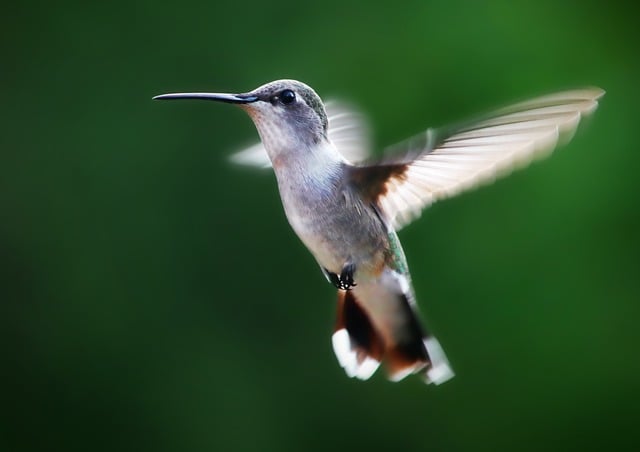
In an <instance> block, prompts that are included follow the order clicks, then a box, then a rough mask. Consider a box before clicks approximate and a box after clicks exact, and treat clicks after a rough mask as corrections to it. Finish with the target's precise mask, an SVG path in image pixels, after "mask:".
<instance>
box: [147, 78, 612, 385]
mask: <svg viewBox="0 0 640 452" xmlns="http://www.w3.org/2000/svg"><path fill="white" fill-rule="evenodd" d="M603 94H604V91H603V90H602V89H600V88H596V87H592V88H583V89H576V90H571V91H563V92H558V93H555V94H550V95H546V96H542V97H537V98H534V99H532V100H528V101H525V102H520V103H517V104H514V105H512V106H510V107H507V108H502V109H499V110H496V111H494V112H493V113H489V114H486V115H484V116H483V117H481V118H480V119H478V120H476V121H469V122H468V123H464V124H461V125H459V126H454V127H449V128H445V129H443V130H444V131H442V130H439V131H436V130H434V129H428V130H427V131H426V132H424V133H422V134H420V135H417V136H415V137H413V138H411V139H409V140H407V141H405V142H403V143H401V144H400V145H397V146H394V147H392V148H391V151H389V152H386V153H385V154H384V155H385V156H384V157H381V158H377V159H376V158H372V157H371V155H372V153H371V146H370V145H369V143H368V142H367V132H366V123H365V121H364V118H363V116H362V115H361V114H360V113H359V112H357V111H356V110H354V109H353V108H352V107H349V106H346V105H344V104H340V103H336V102H327V105H325V104H324V103H323V101H322V100H321V99H320V97H319V96H318V94H316V92H315V91H314V90H313V89H312V88H311V87H309V86H308V85H306V84H304V83H302V82H299V81H296V80H277V81H273V82H270V83H267V84H265V85H262V86H260V87H258V88H256V89H254V90H252V91H249V92H244V93H240V94H223V93H202V92H191V93H174V94H162V95H159V96H156V97H154V99H158V100H171V99H199V100H209V101H216V102H223V103H228V104H234V105H237V106H238V107H240V108H241V109H242V110H244V111H245V112H246V113H247V114H248V115H249V117H250V118H251V119H252V120H253V123H254V125H255V127H256V128H257V131H258V134H259V136H260V140H261V143H258V144H257V145H255V146H252V147H251V148H249V149H247V150H245V151H242V152H240V153H237V154H234V156H233V158H232V159H233V160H234V161H236V162H238V163H249V164H253V165H258V166H264V167H272V168H273V171H274V173H275V176H276V180H277V185H278V189H279V192H280V197H281V200H282V205H283V207H284V211H285V214H286V217H287V219H288V221H289V224H290V225H291V227H292V228H293V230H294V232H295V233H296V234H297V236H298V237H299V238H300V240H301V241H302V242H303V244H304V245H305V246H306V247H307V248H308V250H309V251H310V252H311V254H312V255H313V257H314V258H315V260H316V261H317V263H318V265H319V266H320V269H321V271H322V273H323V274H324V276H325V277H326V279H327V280H328V281H329V282H330V283H331V284H333V285H334V286H335V287H336V289H337V292H338V295H337V320H336V324H335V330H334V332H333V335H332V338H331V341H332V345H333V350H334V352H335V355H336V357H337V360H338V362H339V364H340V366H341V367H342V368H344V371H345V372H346V374H347V375H348V376H350V377H356V378H358V379H361V380H367V379H369V378H370V377H371V376H372V375H373V374H374V372H375V371H376V370H377V368H378V367H379V365H380V364H381V363H384V367H385V368H386V371H387V375H388V378H389V379H390V380H391V381H398V380H401V379H403V378H405V377H407V376H408V375H411V374H419V375H421V376H422V377H423V379H424V381H425V382H426V383H434V384H441V383H444V382H445V381H447V380H449V379H450V378H451V377H453V376H454V372H453V371H452V369H451V366H450V364H449V361H448V360H447V357H446V355H445V353H444V351H443V349H442V347H441V345H440V343H439V342H438V340H437V339H436V338H435V336H434V335H433V334H431V332H430V331H429V330H427V329H426V327H425V325H424V323H423V322H422V321H421V319H420V314H419V311H418V305H417V303H416V297H415V294H414V290H413V286H412V283H411V276H410V274H409V268H408V265H407V260H406V257H405V254H404V251H403V249H402V246H401V244H400V241H399V239H398V235H397V232H398V231H399V230H400V229H401V228H402V227H403V226H405V225H407V224H408V223H409V222H411V221H412V220H414V219H415V218H417V217H418V216H419V215H420V213H421V211H422V210H423V209H424V208H426V207H428V206H429V205H431V204H433V203H434V202H436V201H439V200H442V199H446V198H449V197H452V196H454V195H456V194H458V193H460V192H463V191H465V190H469V189H471V188H474V187H477V186H479V185H481V184H486V183H488V182H492V181H493V180H495V179H496V178H497V177H499V176H504V175H506V174H508V173H509V172H511V171H512V170H514V169H516V168H521V167H523V166H525V165H527V164H528V163H530V162H531V161H532V160H534V159H536V158H539V157H542V156H545V155H547V154H549V153H550V152H551V151H552V150H553V149H554V148H555V147H557V146H558V145H559V144H564V143H566V142H567V141H569V140H570V139H571V138H572V136H573V134H574V132H575V130H576V128H577V126H578V123H579V121H580V119H581V118H582V117H584V116H586V115H588V114H590V113H592V112H593V111H594V110H595V109H596V107H597V105H598V99H599V98H600V97H601V96H602V95H603Z"/></svg>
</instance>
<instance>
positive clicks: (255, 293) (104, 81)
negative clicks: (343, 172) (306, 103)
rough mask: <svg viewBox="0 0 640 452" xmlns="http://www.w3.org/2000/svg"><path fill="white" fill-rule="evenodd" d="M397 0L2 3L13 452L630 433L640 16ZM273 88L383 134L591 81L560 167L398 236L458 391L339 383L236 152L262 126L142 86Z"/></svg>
mask: <svg viewBox="0 0 640 452" xmlns="http://www.w3.org/2000/svg"><path fill="white" fill-rule="evenodd" d="M395 3H396V4H390V3H388V2H378V3H374V2H361V3H355V2H349V1H344V0H342V1H333V0H328V1H325V2H321V4H318V5H311V3H308V4H306V3H304V2H300V1H293V0H291V1H277V2H255V3H244V2H230V3H220V2H213V1H197V0H196V1H192V0H186V1H182V2H173V3H170V2H150V1H147V2H145V1H137V0H133V1H131V0H129V1H126V2H124V1H114V2H104V3H102V4H99V3H91V2H73V1H66V0H60V1H58V2H52V3H51V4H49V5H47V6H41V7H38V8H36V7H35V6H34V5H32V4H29V3H26V2H14V4H13V5H11V6H6V7H5V14H4V17H3V19H2V27H1V28H0V36H1V39H0V43H1V44H0V45H1V46H2V55H3V58H2V70H1V71H0V90H1V101H0V102H1V104H0V105H1V107H0V112H1V114H2V117H1V120H2V122H1V124H2V131H1V133H0V213H1V215H2V218H1V220H0V265H1V272H0V297H1V301H0V335H1V336H0V344H1V345H0V353H1V356H0V359H1V360H0V379H1V380H0V384H1V390H0V391H1V392H0V407H1V408H0V413H1V415H2V417H1V418H0V450H2V451H5V450H6V451H26V450H65V451H71V450H83V451H114V450H118V451H123V450H136V451H140V450H150V451H203V450H220V451H226V450H239V451H326V450H338V451H341V450H376V451H377V450H407V451H409V450H417V451H421V450H425V451H426V450H429V451H458V450H500V451H516V450H517V451H539V450H542V449H544V450H558V451H564V450H589V449H598V450H638V449H637V448H634V443H635V446H636V447H638V444H640V443H638V439H639V437H640V435H639V434H638V432H637V430H638V423H639V420H640V416H639V411H640V410H638V405H639V404H640V382H639V381H640V366H639V365H638V357H637V347H638V345H639V344H640V332H639V328H638V321H639V319H640V306H639V302H640V253H639V252H640V240H639V238H638V229H639V228H640V209H639V205H638V193H639V190H638V170H639V169H640V168H639V167H640V152H639V150H638V144H637V143H638V138H637V127H638V124H637V117H638V113H637V112H638V105H639V104H640V96H639V90H638V81H639V79H640V77H639V76H640V70H639V69H640V61H639V58H638V57H639V52H638V50H639V46H638V42H640V41H639V40H640V31H639V29H638V21H637V17H638V14H637V12H636V11H635V10H634V9H632V7H625V6H624V5H626V3H625V2H618V4H616V2H596V1H568V2H557V1H551V0H544V1H536V2H527V3H522V4H520V3H517V4H516V2H509V1H503V2H495V1H493V2H460V1H448V2H431V1H424V0H416V1H408V2H402V3H398V2H395ZM285 77H286V78H296V79H300V80H303V81H305V82H307V83H309V84H310V85H311V86H313V87H314V88H315V89H316V90H317V91H318V92H319V93H320V94H321V95H322V96H324V97H325V99H326V98H331V97H339V98H343V99H347V100H350V101H351V102H353V103H356V104H358V105H359V106H361V107H362V109H363V110H364V111H366V112H368V113H369V115H370V117H371V121H372V124H373V127H374V129H375V141H376V143H377V144H378V148H379V149H381V148H382V147H384V146H385V145H389V144H392V143H394V142H396V141H399V140H401V139H404V138H406V137H408V136H410V135H412V134H414V133H416V132H419V131H421V130H423V129H425V128H426V127H428V126H439V125H444V124H447V123H450V122H452V121H457V120H460V119H464V118H465V117H468V116H470V115H473V114H474V113H477V112H479V111H484V110H486V109H487V108H491V107H494V106H500V105H502V104H504V103H508V102H510V101H512V100H519V99H522V98H526V97H529V96H533V95H537V94H540V93H545V92H548V91H553V90H557V89H565V88H572V87H579V86H584V85H597V86H601V87H603V88H604V89H606V90H607V95H606V96H605V97H604V98H603V100H602V102H601V106H600V108H599V110H598V111H597V113H596V114H595V115H594V117H593V118H591V120H590V121H587V122H586V123H585V124H582V127H581V128H580V130H579V133H578V134H577V136H576V138H575V139H574V141H573V142H572V143H571V144H570V145H569V146H566V147H564V148H562V149H561V150H560V151H559V152H557V153H556V154H555V155H554V156H553V158H551V159H549V160H546V161H544V162H542V163H538V164H535V165H533V166H532V167H530V168H529V169H527V170H526V171H522V172H519V173H517V174H515V175H513V176H512V177H510V178H508V179H506V180H502V181H500V182H497V183H495V184H494V185H492V186H490V187H487V188H484V189H482V190H477V191H474V192H472V193H468V194H465V195H463V196H460V197H458V198H456V199H454V200H451V201H447V202H445V203H442V204H437V205H436V206H434V207H432V208H431V209H429V210H428V211H427V212H426V213H425V215H424V216H423V218H422V220H421V221H418V222H416V223H414V224H412V225H411V226H409V227H407V228H406V229H405V230H404V231H403V232H402V234H401V239H402V240H403V243H404V246H405V250H406V253H407V256H408V260H409V264H410V265H411V267H412V272H413V278H414V283H415V286H416V291H417V294H418V299H419V303H420V305H421V307H422V311H423V314H424V317H425V318H426V319H427V320H428V324H429V325H430V327H431V328H432V329H433V330H434V331H435V332H436V333H437V335H438V337H439V338H440V340H441V342H442V344H443V345H444V347H445V348H446V350H447V352H448V355H449V357H450V359H451V362H452V364H453V366H454V368H455V370H456V372H457V377H456V378H455V379H454V380H452V381H451V382H449V383H447V384H446V385H443V386H440V387H433V386H425V385H423V384H422V383H421V382H420V380H419V379H417V378H410V379H407V380H405V381H403V382H402V383H399V384H392V383H389V382H387V381H386V379H385V378H384V375H383V373H378V374H376V375H375V376H374V378H373V379H372V380H370V381H367V382H360V381H355V380H351V379H348V378H347V377H346V376H345V375H344V373H343V371H342V370H341V368H340V367H339V366H338V365H337V362H336V360H335V358H334V356H333V352H332V350H331V345H330V334H331V332H332V326H333V321H334V310H335V307H334V303H335V291H334V290H333V289H332V287H331V286H330V285H328V284H326V282H325V280H324V278H323V276H322V275H321V273H320V271H319V270H318V268H317V266H316V264H315V262H314V260H313V259H312V257H311V256H310V255H309V254H308V252H307V251H306V250H305V249H304V248H303V246H302V245H301V244H300V243H299V241H298V239H297V238H296V237H295V236H294V234H293V233H292V231H291V230H290V228H289V226H288V224H287V222H286V219H285V217H284V214H283V212H282V208H281V206H280V201H279V197H278V194H277V189H276V186H275V181H274V178H273V175H272V174H271V173H270V172H268V171H267V172H262V173H260V172H258V171H252V170H250V169H245V168H236V167H233V166H231V165H230V164H229V163H228V161H227V158H228V155H229V154H230V153H231V152H233V151H235V150H237V149H239V148H241V147H243V146H244V145H246V144H250V143H252V142H254V141H255V140H256V139H257V134H256V132H255V130H254V128H253V125H252V124H251V122H250V120H249V119H248V118H246V117H245V115H244V113H243V112H241V111H239V110H238V109H234V108H231V107H229V106H224V105H213V104H210V103H205V102H202V103H198V102H181V103H171V104H169V103H157V102H152V101H151V97H152V96H153V95H155V94H160V93H164V92H172V91H181V90H182V91H196V90H209V91H244V90H248V89H251V88H253V87H255V86H257V85H260V84H262V83H264V82H267V81H270V80H273V79H277V78H285ZM283 275H285V277H284V278H283Z"/></svg>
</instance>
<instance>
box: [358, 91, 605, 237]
mask: <svg viewBox="0 0 640 452" xmlns="http://www.w3.org/2000/svg"><path fill="white" fill-rule="evenodd" d="M603 94H604V91H603V90H601V89H599V88H586V89H582V90H575V91H565V92H561V93H557V94H552V95H548V96H543V97H539V98H536V99H533V100H530V101H527V102H522V103H519V104H516V105H513V106H511V107H508V108H505V109H502V110H498V111H496V112H494V113H493V114H490V115H488V116H487V117H486V119H483V120H481V121H479V122H476V123H474V124H471V125H470V126H467V127H462V128H459V129H458V130H457V131H456V132H455V133H453V134H451V135H449V136H448V137H446V138H444V139H442V140H438V141H437V144H434V142H436V140H435V139H434V135H433V132H432V131H431V130H430V131H427V132H426V133H425V134H424V135H423V136H422V137H418V138H416V139H413V140H410V141H409V142H407V143H405V144H403V145H402V147H404V148H405V149H407V152H408V154H406V155H407V157H405V158H404V159H396V161H395V162H393V161H390V162H381V163H378V164H376V165H372V166H361V167H355V168H354V170H353V179H354V183H355V184H356V185H359V186H360V187H361V189H363V190H364V194H365V195H366V196H369V197H370V198H371V199H376V200H377V201H378V204H379V206H380V208H381V209H382V210H383V211H384V213H385V215H386V216H387V218H388V219H389V220H390V221H391V223H392V225H393V226H394V227H395V228H397V229H399V228H401V227H402V226H404V225H406V224H408V223H409V222H410V221H411V220H413V219H414V218H416V217H418V216H419V215H420V213H421V211H422V209H424V208H425V207H427V206H428V205H430V204H432V203H433V202H435V201H437V200H440V199H445V198H448V197H451V196H454V195H456V194H457V193H460V192H462V191H464V190H467V189H470V188H473V187H476V186H478V185H480V184H485V183H488V182H491V181H493V180H494V179H496V178H497V177H501V176H504V175H506V174H509V173H510V172H511V171H513V170H514V169H517V168H521V167H524V166H525V165H527V164H529V163H530V162H531V161H532V160H533V159H535V158H539V157H543V156H546V155H547V154H549V153H550V152H551V151H553V149H554V148H555V147H556V146H558V145H559V144H562V143H566V142H567V141H569V140H570V139H571V138H572V136H573V134H574V132H575V130H576V127H577V126H578V123H579V122H580V118H581V117H583V116H585V115H588V114H589V113H592V112H593V111H594V110H595V109H596V107H597V105H598V99H599V98H600V97H601V96H602V95H603ZM416 143H419V144H418V145H416Z"/></svg>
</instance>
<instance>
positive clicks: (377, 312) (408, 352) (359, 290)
mask: <svg viewBox="0 0 640 452" xmlns="http://www.w3.org/2000/svg"><path fill="white" fill-rule="evenodd" d="M393 273H394V274H393V275H392V276H393V277H394V278H397V277H398V274H397V273H395V272H393ZM398 289H400V290H398ZM402 289H405V290H402ZM332 342H333V349H334V351H335V354H336V357H337V358H338V361H339V363H340V365H341V366H342V367H343V368H344V370H345V372H346V373H347V375H349V376H350V377H357V378H360V379H362V380H366V379H368V378H369V377H370V376H371V375H373V373H374V372H375V371H376V369H377V368H378V366H379V365H380V363H381V362H384V364H385V367H386V370H387V373H388V376H389V379H390V380H392V381H398V380H401V379H403V378H404V377H406V376H407V375H410V374H414V373H422V374H423V375H424V378H425V380H426V381H427V383H435V384H440V383H444V382H445V381H447V380H449V379H450V378H451V377H453V375H454V374H453V371H452V370H451V368H450V366H449V362H448V361H447V357H446V355H445V354H444V351H443V350H442V347H441V346H440V344H439V342H438V340H437V339H436V338H435V337H434V336H431V335H429V334H427V333H426V331H425V329H424V328H423V327H422V325H421V323H420V320H419V318H418V316H417V312H416V306H415V303H414V302H413V299H412V295H411V290H410V288H409V284H408V282H407V283H406V284H397V285H395V286H394V285H393V284H389V281H385V280H384V278H381V279H379V280H375V281H368V282H362V283H360V284H358V285H357V286H356V287H354V288H353V289H351V290H348V291H343V290H340V291H338V313H337V322H336V330H335V333H334V334H333V337H332Z"/></svg>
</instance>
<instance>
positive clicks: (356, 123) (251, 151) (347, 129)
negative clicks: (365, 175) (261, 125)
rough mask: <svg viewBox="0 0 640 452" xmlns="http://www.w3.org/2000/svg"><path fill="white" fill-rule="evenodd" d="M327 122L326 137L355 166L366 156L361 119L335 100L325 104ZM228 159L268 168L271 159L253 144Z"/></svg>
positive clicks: (366, 129) (365, 129) (365, 133)
mask: <svg viewBox="0 0 640 452" xmlns="http://www.w3.org/2000/svg"><path fill="white" fill-rule="evenodd" d="M325 110H326V112H327V119H328V122H329V129H328V137H329V140H330V141H331V142H332V143H333V144H334V145H335V147H336V149H338V151H339V152H340V153H341V154H342V155H343V156H344V158H345V159H346V160H347V161H348V162H349V163H358V162H362V161H364V160H366V159H367V158H368V157H369V151H370V149H371V146H370V134H369V127H368V125H367V122H366V119H365V117H364V116H363V115H362V114H361V113H360V112H358V111H357V110H356V109H355V108H353V107H352V106H350V105H348V104H345V103H343V102H339V101H335V100H332V101H328V102H327V103H326V105H325ZM229 158H230V160H231V161H232V162H233V163H236V164H238V165H247V166H255V167H258V168H270V167H271V160H269V156H268V155H267V151H266V150H265V148H264V146H263V144H262V143H256V144H254V145H253V146H250V147H248V148H246V149H244V150H242V151H239V152H236V153H234V154H232V155H231V156H230V157H229Z"/></svg>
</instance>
